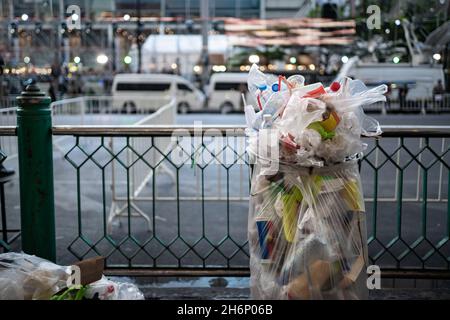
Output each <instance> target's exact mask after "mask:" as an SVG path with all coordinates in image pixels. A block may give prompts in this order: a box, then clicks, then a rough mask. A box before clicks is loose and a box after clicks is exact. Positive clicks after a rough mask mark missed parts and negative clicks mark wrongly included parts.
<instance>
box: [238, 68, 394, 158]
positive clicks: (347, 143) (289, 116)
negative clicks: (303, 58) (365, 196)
mask: <svg viewBox="0 0 450 320" xmlns="http://www.w3.org/2000/svg"><path fill="white" fill-rule="evenodd" d="M299 77H301V76H300V75H294V76H291V77H289V78H288V79H286V78H284V77H282V76H280V77H278V81H275V82H274V83H272V85H271V84H270V83H271V82H272V81H274V80H276V79H277V78H276V77H275V78H274V77H273V76H272V77H270V76H269V75H267V76H266V75H264V74H263V73H262V72H260V71H259V70H258V67H257V66H256V65H253V66H252V68H251V69H250V73H249V77H248V87H249V91H250V93H251V94H253V95H255V99H256V100H257V101H259V102H261V103H260V104H259V105H258V107H259V109H261V110H260V111H258V112H255V111H254V109H253V108H252V107H251V106H247V107H246V108H245V117H246V123H247V129H246V134H247V136H248V137H249V139H248V142H249V143H248V148H247V150H248V151H249V153H251V154H252V155H254V156H256V157H258V158H260V159H264V158H265V160H266V161H280V162H281V163H291V164H296V165H301V166H327V165H333V164H336V163H341V162H344V161H347V160H348V159H349V158H350V159H354V158H356V157H358V155H359V154H361V153H362V152H363V151H364V150H365V149H366V147H367V145H366V144H365V143H363V142H362V141H361V135H364V136H377V135H379V134H381V127H380V125H379V123H378V121H376V120H375V119H373V118H372V117H368V116H366V115H365V114H364V110H363V106H366V105H370V104H373V103H377V102H383V101H386V97H385V96H384V94H385V93H386V92H387V86H386V85H380V86H378V87H375V88H372V89H368V88H367V87H366V86H365V85H364V83H363V82H361V81H360V80H352V79H350V78H344V79H342V80H341V82H340V83H335V86H334V88H333V86H330V87H324V86H323V85H322V84H321V83H313V84H309V85H305V84H304V79H299ZM290 79H291V80H290ZM282 83H283V84H285V85H284V86H282V85H281V84H282ZM261 88H264V90H262V89H261ZM271 88H275V89H271ZM257 109H258V108H257ZM267 114H268V115H271V116H272V117H271V123H270V125H269V126H267V124H266V123H264V121H263V116H264V115H267ZM264 129H271V131H272V132H271V133H270V134H271V135H272V136H273V137H272V138H273V139H275V140H276V141H280V145H279V146H278V145H276V146H275V148H279V149H280V150H267V149H269V148H268V147H266V150H267V151H268V152H266V153H267V154H272V155H274V154H277V155H278V154H279V155H280V156H279V157H278V159H276V157H271V158H267V154H261V153H260V152H259V150H260V146H259V144H260V142H261V137H260V135H261V134H262V133H263V131H264ZM266 140H267V139H266ZM285 147H287V148H285Z"/></svg>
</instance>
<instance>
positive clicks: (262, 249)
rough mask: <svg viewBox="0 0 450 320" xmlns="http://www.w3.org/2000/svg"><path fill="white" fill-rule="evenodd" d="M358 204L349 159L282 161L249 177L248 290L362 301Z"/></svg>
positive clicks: (363, 247)
mask: <svg viewBox="0 0 450 320" xmlns="http://www.w3.org/2000/svg"><path fill="white" fill-rule="evenodd" d="M364 211H365V209H364V201H363V197H362V189H361V182H360V176H359V173H358V166H357V163H355V162H347V163H344V164H340V165H336V166H332V167H324V168H314V169H312V168H304V167H298V166H291V165H281V166H280V168H279V171H278V172H277V173H276V174H274V175H271V176H269V175H264V174H261V166H260V165H259V164H257V165H256V166H255V168H254V172H253V175H252V190H251V198H250V210H249V221H248V228H249V234H248V236H249V246H250V269H251V283H250V286H251V293H252V297H253V298H255V299H366V298H367V296H368V290H367V287H366V279H367V276H366V265H367V244H366V239H367V238H366V224H365V213H364Z"/></svg>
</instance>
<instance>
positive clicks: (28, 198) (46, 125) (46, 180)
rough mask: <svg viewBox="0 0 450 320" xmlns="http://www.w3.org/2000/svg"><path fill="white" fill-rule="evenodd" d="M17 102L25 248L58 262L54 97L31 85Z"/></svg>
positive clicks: (27, 251) (24, 249) (22, 222)
mask: <svg viewBox="0 0 450 320" xmlns="http://www.w3.org/2000/svg"><path fill="white" fill-rule="evenodd" d="M17 102H18V109H17V138H18V141H17V143H18V148H19V177H20V212H21V230H22V232H21V237H22V250H23V251H24V252H25V253H28V254H34V255H37V256H39V257H42V258H45V259H48V260H51V261H55V260H56V245H55V206H54V192H53V146H52V131H51V130H52V112H51V109H50V98H49V97H47V96H45V93H43V92H41V91H40V90H39V87H38V86H37V85H35V84H31V85H29V86H27V87H26V89H25V91H23V92H22V94H21V95H20V96H19V97H17Z"/></svg>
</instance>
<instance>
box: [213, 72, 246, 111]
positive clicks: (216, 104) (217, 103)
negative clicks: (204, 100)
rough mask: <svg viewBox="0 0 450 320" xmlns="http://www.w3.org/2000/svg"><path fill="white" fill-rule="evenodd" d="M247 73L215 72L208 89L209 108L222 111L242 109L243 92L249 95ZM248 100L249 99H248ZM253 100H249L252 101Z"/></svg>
mask: <svg viewBox="0 0 450 320" xmlns="http://www.w3.org/2000/svg"><path fill="white" fill-rule="evenodd" d="M247 76H248V74H247V73H233V72H227V73H214V74H213V75H212V76H211V78H210V80H209V86H208V89H207V90H206V92H207V95H208V110H219V111H220V112H221V113H229V112H232V111H242V110H243V103H242V96H241V94H242V93H245V94H246V99H247V97H248V95H247V91H248V90H247ZM247 100H248V99H247ZM252 102H253V101H247V103H252Z"/></svg>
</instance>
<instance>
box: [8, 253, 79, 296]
mask: <svg viewBox="0 0 450 320" xmlns="http://www.w3.org/2000/svg"><path fill="white" fill-rule="evenodd" d="M70 273H71V270H70V267H66V266H59V265H57V264H54V263H52V262H50V261H47V260H45V259H42V258H39V257H36V256H32V255H28V254H24V253H15V252H8V253H3V254H0V300H31V299H33V300H34V299H50V298H51V297H52V295H53V294H55V293H57V292H59V291H60V290H62V289H63V288H65V287H66V286H67V279H68V278H69V276H70Z"/></svg>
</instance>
